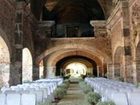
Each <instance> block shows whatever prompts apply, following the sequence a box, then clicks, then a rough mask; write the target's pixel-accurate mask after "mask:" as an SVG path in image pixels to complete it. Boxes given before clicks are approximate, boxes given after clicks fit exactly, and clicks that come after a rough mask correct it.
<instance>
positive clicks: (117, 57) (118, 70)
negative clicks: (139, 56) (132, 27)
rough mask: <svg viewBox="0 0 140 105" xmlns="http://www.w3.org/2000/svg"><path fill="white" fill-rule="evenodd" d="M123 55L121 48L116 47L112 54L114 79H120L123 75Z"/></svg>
mask: <svg viewBox="0 0 140 105" xmlns="http://www.w3.org/2000/svg"><path fill="white" fill-rule="evenodd" d="M123 55H124V50H123V47H121V46H119V47H117V49H116V51H115V54H114V76H115V78H118V77H121V76H122V75H123V71H122V67H123Z"/></svg>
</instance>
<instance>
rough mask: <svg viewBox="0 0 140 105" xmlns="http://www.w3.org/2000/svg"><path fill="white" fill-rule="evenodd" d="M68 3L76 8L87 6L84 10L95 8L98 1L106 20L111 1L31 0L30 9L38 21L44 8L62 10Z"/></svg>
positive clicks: (110, 8)
mask: <svg viewBox="0 0 140 105" xmlns="http://www.w3.org/2000/svg"><path fill="white" fill-rule="evenodd" d="M68 1H69V2H72V1H73V2H75V5H76V6H79V5H81V4H82V3H83V4H84V5H87V8H86V9H88V8H91V7H93V6H95V8H96V4H95V2H96V1H98V3H99V5H100V7H101V9H102V11H103V13H104V15H105V18H108V16H109V15H110V12H111V10H112V0H31V8H32V12H33V13H34V15H35V16H36V18H37V19H39V18H40V15H41V13H42V10H43V7H44V6H45V7H46V8H47V10H48V11H52V10H53V9H57V10H61V9H62V8H63V9H64V7H66V4H68V3H67V2H68ZM76 6H75V7H76ZM58 7H59V9H58ZM97 7H98V6H97ZM97 9H98V8H97ZM74 10H75V9H74ZM78 11H79V10H77V12H78Z"/></svg>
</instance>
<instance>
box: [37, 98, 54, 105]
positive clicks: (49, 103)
mask: <svg viewBox="0 0 140 105" xmlns="http://www.w3.org/2000/svg"><path fill="white" fill-rule="evenodd" d="M39 105H52V101H51V100H50V99H48V100H46V101H45V102H43V103H40V104H39Z"/></svg>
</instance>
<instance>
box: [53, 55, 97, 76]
mask: <svg viewBox="0 0 140 105" xmlns="http://www.w3.org/2000/svg"><path fill="white" fill-rule="evenodd" d="M55 73H56V76H60V75H61V76H63V77H65V76H74V77H76V76H77V77H80V76H87V75H88V76H97V64H96V62H95V61H93V60H91V59H89V58H86V57H83V56H68V57H65V58H63V59H60V60H59V61H58V62H57V63H56V72H55ZM67 74H68V75H67Z"/></svg>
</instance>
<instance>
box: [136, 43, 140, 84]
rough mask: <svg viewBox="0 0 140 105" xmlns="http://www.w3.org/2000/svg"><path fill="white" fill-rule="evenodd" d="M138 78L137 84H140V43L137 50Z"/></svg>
mask: <svg viewBox="0 0 140 105" xmlns="http://www.w3.org/2000/svg"><path fill="white" fill-rule="evenodd" d="M136 74H137V75H136V76H137V82H138V83H139V82H140V42H139V43H138V46H137V48H136Z"/></svg>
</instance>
